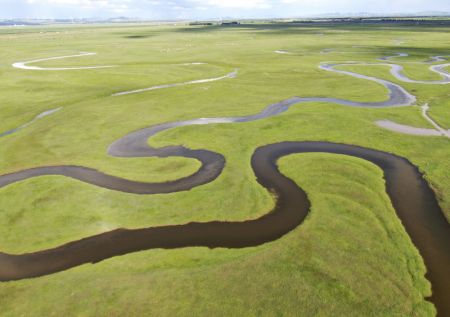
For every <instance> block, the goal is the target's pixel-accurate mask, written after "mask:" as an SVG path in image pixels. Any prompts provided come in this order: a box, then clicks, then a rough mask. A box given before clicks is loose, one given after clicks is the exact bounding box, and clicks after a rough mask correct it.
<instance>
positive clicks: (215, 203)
mask: <svg viewBox="0 0 450 317" xmlns="http://www.w3.org/2000/svg"><path fill="white" fill-rule="evenodd" d="M399 41H400V42H399ZM399 43H400V44H399ZM449 47H450V38H449V36H448V28H447V29H446V28H439V27H431V26H427V27H402V26H385V25H373V26H359V25H356V26H355V25H338V26H315V25H310V26H301V25H288V24H249V25H241V26H238V27H220V26H209V27H203V26H200V27H198V26H195V27H194V26H186V25H181V24H180V25H144V24H143V25H106V26H47V27H37V26H36V27H2V28H0V83H1V87H2V90H1V92H0V133H2V132H5V131H8V130H10V129H13V128H15V127H17V126H20V125H22V124H24V123H26V122H28V121H30V120H32V119H33V118H34V117H35V116H37V115H38V114H40V113H42V112H43V111H46V110H50V109H55V108H58V107H63V108H62V109H61V110H60V111H58V112H56V113H54V114H52V115H50V116H47V117H45V118H42V119H39V120H37V121H36V122H34V123H32V124H31V125H29V126H27V127H25V128H23V129H21V130H19V131H18V132H16V133H13V134H11V135H8V136H4V137H0V174H7V173H11V172H15V171H19V170H22V169H26V168H31V167H39V166H51V165H63V164H66V165H80V166H86V167H90V168H95V169H98V170H100V171H103V172H105V173H108V174H112V175H116V176H120V177H124V178H128V179H133V180H140V181H148V182H163V181H167V180H174V179H178V178H180V177H184V176H188V175H190V174H192V173H193V172H194V171H196V170H197V169H198V168H199V167H200V163H199V162H197V161H195V160H190V159H186V158H115V157H111V156H108V155H107V148H108V146H109V145H110V144H111V143H112V142H114V141H115V140H117V139H119V138H120V137H122V136H124V135H126V134H127V133H129V132H132V131H135V130H138V129H140V128H144V127H148V126H151V125H154V124H158V123H163V122H171V121H177V120H187V119H193V118H201V117H219V116H242V115H249V114H254V113H257V112H259V111H261V110H262V109H264V108H265V107H266V106H268V105H270V104H273V103H276V102H279V101H281V100H284V99H287V98H289V97H292V96H301V97H335V98H342V99H351V100H356V101H383V100H385V99H387V97H388V95H387V94H388V92H387V90H386V89H385V88H384V87H383V86H381V85H379V84H377V83H375V82H371V81H366V80H362V79H357V78H353V77H350V76H346V75H343V74H336V73H331V72H327V71H323V70H320V69H319V68H318V65H319V64H320V63H321V62H325V61H336V62H339V61H341V62H344V61H365V62H380V63H382V62H381V61H378V60H377V59H378V58H379V57H381V56H386V55H393V54H395V53H396V52H405V53H409V54H410V56H408V57H399V58H394V59H393V60H394V61H398V62H402V61H413V62H417V61H426V60H427V59H428V58H429V57H430V56H434V55H446V54H448V53H449ZM329 48H333V49H335V50H336V51H337V52H329V53H321V51H322V50H324V49H329ZM275 50H286V51H288V52H290V53H291V54H276V53H274V51H275ZM79 52H95V53H97V54H96V55H92V56H84V57H75V58H67V59H60V60H49V61H44V62H40V63H36V64H30V66H31V65H33V66H41V67H82V66H96V65H114V66H116V67H112V68H103V69H84V70H66V71H38V70H23V69H17V68H13V67H12V66H11V64H12V63H15V62H19V61H29V60H34V59H40V58H48V57H55V56H63V55H73V54H78V53H79ZM193 62H202V63H206V64H202V65H185V64H187V63H193ZM404 67H405V73H406V74H407V75H408V76H410V77H411V78H414V79H418V80H420V79H422V80H433V79H438V78H436V74H433V73H431V72H430V71H429V70H428V65H427V64H413V63H411V64H404ZM234 69H238V75H237V77H236V78H232V79H231V78H228V79H223V80H220V81H215V82H209V83H201V84H195V85H188V86H180V87H173V88H166V89H160V90H153V91H148V92H142V93H138V94H130V95H124V96H115V97H114V96H111V95H112V94H114V93H117V92H121V91H127V90H133V89H139V88H146V87H150V86H154V85H163V84H171V83H180V82H186V81H191V80H197V79H204V78H215V77H221V76H224V75H226V74H227V73H230V72H232V71H233V70H234ZM340 69H346V70H351V71H354V72H358V73H361V74H365V75H370V76H374V77H378V78H382V79H386V80H390V81H393V82H396V83H399V84H401V85H402V86H403V87H404V88H405V89H407V90H408V91H409V92H410V93H412V94H414V95H415V96H416V97H417V100H418V101H417V105H416V106H410V107H398V108H395V107H394V108H382V109H365V108H353V107H344V106H340V105H335V104H328V103H304V104H299V105H296V106H293V107H291V108H290V109H289V110H288V111H287V112H285V113H283V114H280V115H278V116H275V117H271V118H267V119H263V120H259V121H254V122H249V123H234V124H211V125H203V126H187V127H181V128H176V129H172V130H168V131H165V132H163V133H160V134H158V135H157V136H155V137H153V138H151V139H149V141H148V142H149V143H150V144H152V145H153V146H165V145H184V146H186V147H189V148H192V149H208V150H212V151H216V152H219V153H221V154H223V155H224V156H225V158H226V166H225V169H224V171H223V173H222V174H221V175H220V176H219V177H218V178H217V179H216V180H215V181H213V182H211V183H209V184H206V185H203V186H199V187H196V188H194V189H192V190H190V191H185V192H178V193H172V194H162V195H135V194H127V193H122V192H116V191H111V190H107V189H103V188H99V187H95V186H92V185H89V184H85V183H82V182H79V181H76V180H73V179H68V178H65V177H62V176H44V177H37V178H33V179H29V180H26V181H23V182H19V183H15V184H12V185H10V186H7V187H4V188H0V236H1V239H0V251H1V252H7V253H17V254H20V253H26V252H33V251H38V250H43V249H48V248H52V247H56V246H58V245H61V244H64V243H67V242H70V241H73V240H77V239H81V238H83V237H88V236H91V235H95V234H99V233H102V232H106V231H110V230H113V229H116V228H141V227H151V226H158V225H169V224H183V223H188V222H192V221H201V222H206V221H213V220H221V221H243V220H246V219H252V218H257V217H259V216H261V215H263V214H265V213H267V212H268V211H270V210H271V208H272V207H273V206H274V203H275V200H274V199H275V198H274V197H273V196H272V195H271V194H270V193H269V192H267V191H266V190H265V189H264V188H263V187H262V186H260V185H259V184H258V182H257V181H256V179H255V176H254V174H253V171H252V169H251V166H250V159H251V155H252V153H253V152H254V150H255V149H256V148H257V147H258V146H262V145H266V144H271V143H276V142H281V141H304V140H308V141H330V142H338V143H347V144H355V145H360V146H365V147H368V148H373V149H378V150H382V151H387V152H392V153H395V154H398V155H401V156H403V157H406V158H407V159H409V160H410V161H411V162H412V163H414V164H415V165H417V166H418V167H419V169H420V170H421V171H422V172H423V173H424V175H425V178H426V179H427V181H428V182H429V183H430V185H431V187H432V188H433V189H434V191H435V192H436V194H437V197H438V200H439V203H440V206H441V208H442V209H443V211H444V213H445V215H446V216H447V218H448V219H450V173H449V171H450V160H449V159H448V158H449V156H450V140H449V139H448V138H444V137H421V136H412V135H406V134H400V133H395V132H392V131H388V130H384V129H382V128H380V127H378V126H377V125H376V124H375V123H374V122H375V121H376V120H383V119H388V120H392V121H395V122H398V123H402V124H407V125H411V126H415V127H424V128H432V126H431V125H430V123H428V122H427V121H426V120H425V119H424V118H423V117H422V116H421V112H420V111H421V110H420V108H419V106H418V105H422V104H424V103H429V105H430V106H431V110H430V116H431V117H433V119H434V120H435V121H436V122H438V123H439V124H440V125H441V126H443V127H444V128H446V129H450V112H449V111H448V109H449V107H450V98H449V97H450V90H449V85H425V84H413V83H403V82H401V81H398V80H396V79H395V78H394V77H393V76H392V75H391V74H390V73H389V69H388V67H386V66H358V65H349V66H341V67H340ZM447 69H449V68H447ZM278 163H279V168H280V171H281V172H282V173H283V174H285V175H286V176H288V177H290V178H292V179H293V180H294V181H295V182H296V183H297V184H298V185H299V186H300V187H302V188H303V189H304V190H305V191H306V192H307V194H308V197H309V199H310V200H311V204H312V208H311V211H310V214H309V215H308V217H307V219H306V220H305V222H304V223H302V224H301V225H300V226H299V227H297V228H296V229H295V230H293V231H291V232H290V233H288V234H287V235H285V236H284V237H282V238H281V239H279V240H276V241H273V242H270V243H267V244H264V245H261V246H258V247H251V248H244V249H224V248H218V249H212V250H211V249H208V248H199V247H195V248H194V247H190V248H183V249H177V250H161V249H156V250H149V251H143V252H139V253H134V254H128V255H124V256H120V257H115V258H111V259H108V260H105V261H103V262H101V263H98V264H95V265H92V264H88V265H83V266H79V267H76V268H73V269H70V270H67V271H64V272H60V273H57V274H53V275H49V276H44V277H40V278H35V279H28V280H21V281H15V282H4V283H0V316H62V315H66V316H153V315H154V316H199V315H212V316H282V315H285V316H433V315H434V314H435V308H434V306H433V305H432V304H431V303H430V302H428V301H426V300H425V297H427V296H429V295H431V287H430V283H429V282H428V281H427V280H426V278H425V276H424V274H425V273H426V268H425V265H424V263H423V260H422V258H421V257H420V255H419V252H418V251H417V250H416V248H415V247H414V245H413V244H412V242H411V240H410V238H409V236H408V235H407V233H406V231H405V230H404V228H403V226H402V224H401V222H400V220H399V219H398V218H397V217H396V215H395V210H394V209H393V207H392V205H391V202H390V200H389V197H388V196H387V194H386V192H385V184H384V179H383V175H382V172H381V170H379V169H378V168H377V167H376V166H375V165H372V164H370V163H368V162H366V161H362V160H359V159H356V158H350V157H345V156H341V155H332V154H296V155H291V156H288V157H284V158H282V159H281V160H280V161H279V162H278Z"/></svg>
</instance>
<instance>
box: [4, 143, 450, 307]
mask: <svg viewBox="0 0 450 317" xmlns="http://www.w3.org/2000/svg"><path fill="white" fill-rule="evenodd" d="M311 152H321V153H336V154H344V155H349V156H353V157H358V158H361V159H364V160H367V161H370V162H372V163H374V164H376V165H378V166H379V167H380V168H381V169H382V170H383V172H384V177H385V179H386V190H387V193H388V195H389V197H390V199H391V201H392V204H393V206H394V208H395V210H396V213H397V215H398V217H399V218H400V219H401V221H402V223H403V225H404V227H405V229H406V231H407V233H408V234H409V236H410V237H411V240H412V241H413V243H414V244H415V246H416V247H417V248H418V249H419V251H420V254H421V255H422V257H423V259H424V261H425V264H426V267H427V271H428V272H427V275H426V276H427V278H428V279H429V280H430V282H431V284H432V288H433V296H432V297H431V299H430V300H431V301H432V302H433V303H434V304H435V305H436V307H437V309H438V312H439V314H440V315H441V316H447V315H448V314H449V313H450V303H449V301H448V300H447V299H448V294H449V292H450V271H449V269H448V268H449V267H450V225H449V223H448V222H447V220H446V219H445V217H444V215H443V213H442V210H441V209H440V207H439V205H438V203H437V200H436V198H435V195H434V193H433V191H432V190H431V189H430V187H429V185H428V184H427V182H426V181H425V180H424V178H423V176H422V174H421V173H420V172H419V171H418V169H417V168H416V167H415V166H414V165H412V164H411V163H410V162H409V161H408V160H406V159H404V158H402V157H399V156H396V155H393V154H389V153H386V152H381V151H377V150H372V149H367V148H363V147H358V146H353V145H345V144H336V143H327V142H283V143H276V144H271V145H266V146H262V147H260V148H258V149H256V151H255V152H254V154H253V156H252V159H251V166H252V168H253V170H254V172H255V175H256V177H257V180H258V182H259V183H260V184H261V185H262V186H264V187H265V188H267V189H268V190H270V191H271V192H273V193H275V194H276V197H277V202H276V206H275V208H274V209H273V210H270V211H269V212H268V213H267V214H265V215H264V216H262V217H260V218H258V219H254V220H248V221H243V222H219V221H213V222H205V223H197V222H191V223H187V224H182V225H170V226H160V227H150V228H142V229H133V230H129V229H117V230H114V231H111V232H106V233H103V234H99V235H96V236H92V237H88V238H85V239H82V240H78V241H73V242H70V243H67V244H64V245H61V246H59V247H56V248H53V249H48V250H42V251H38V252H34V253H28V254H20V255H13V254H5V253H0V280H1V281H11V280H18V279H24V278H31V277H37V276H42V275H47V274H52V273H55V272H59V271H63V270H66V269H69V268H71V267H75V266H78V265H82V264H85V263H96V262H99V261H102V260H104V259H108V258H110V257H113V256H118V255H123V254H126V253H130V252H136V251H141V250H148V249H154V248H164V249H173V248H182V247H190V246H204V247H209V248H217V247H221V248H244V247H251V246H256V245H260V244H263V243H266V242H269V241H273V240H276V239H278V238H280V237H282V236H283V235H285V234H286V233H288V232H289V231H291V230H293V229H294V228H296V227H297V226H298V225H299V224H301V223H302V221H303V220H304V219H305V217H306V216H307V214H308V211H309V210H310V202H309V200H308V198H307V195H306V193H305V192H304V191H303V190H302V189H301V188H300V187H298V186H297V185H296V184H295V183H294V182H293V181H292V180H291V179H289V178H287V177H286V176H284V175H282V174H281V173H280V172H279V170H278V168H277V165H276V162H277V160H278V159H279V158H280V157H283V156H286V155H289V154H293V153H311ZM85 172H86V171H85ZM95 173H96V172H95V171H94V174H93V175H92V177H93V178H95V177H96V176H97V174H95ZM116 181H119V179H118V178H117V179H116ZM124 181H125V182H128V181H127V180H124ZM119 182H120V181H119ZM152 185H154V184H152ZM124 186H125V187H126V186H128V184H127V183H125V184H124Z"/></svg>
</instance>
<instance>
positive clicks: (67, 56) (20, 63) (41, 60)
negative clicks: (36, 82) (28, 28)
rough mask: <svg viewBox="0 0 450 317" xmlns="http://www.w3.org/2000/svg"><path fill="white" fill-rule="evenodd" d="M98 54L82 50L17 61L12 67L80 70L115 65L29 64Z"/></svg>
mask: <svg viewBox="0 0 450 317" xmlns="http://www.w3.org/2000/svg"><path fill="white" fill-rule="evenodd" d="M96 54H97V53H89V52H80V53H79V54H74V55H65V56H56V57H47V58H40V59H35V60H32V61H27V62H16V63H14V64H12V67H14V68H20V69H26V70H79V69H97V68H111V67H115V66H114V65H105V66H80V67H39V66H29V65H28V64H32V63H38V62H45V61H51V60H57V59H65V58H72V57H83V56H92V55H96Z"/></svg>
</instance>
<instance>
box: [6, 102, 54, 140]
mask: <svg viewBox="0 0 450 317" xmlns="http://www.w3.org/2000/svg"><path fill="white" fill-rule="evenodd" d="M61 109H62V107H59V108H56V109H51V110H47V111H44V112H42V113H40V114H38V115H37V116H36V117H34V118H33V119H32V120H30V121H28V122H27V123H24V124H22V125H21V126H18V127H17V128H14V129H11V130H8V131H5V132H2V133H0V137H3V136H7V135H10V134H13V133H15V132H17V131H19V130H21V129H23V128H26V127H28V126H29V125H30V124H33V123H34V122H36V121H37V120H39V119H42V118H44V117H47V116H49V115H52V114H54V113H55V112H57V111H59V110H61Z"/></svg>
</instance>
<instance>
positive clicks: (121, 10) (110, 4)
mask: <svg viewBox="0 0 450 317" xmlns="http://www.w3.org/2000/svg"><path fill="white" fill-rule="evenodd" d="M424 11H426V12H431V11H443V12H450V0H427V1H424V0H169V1H163V0H0V18H3V19H8V18H92V17H95V18H110V17H118V16H126V17H133V18H145V19H154V20H170V19H212V18H214V19H220V18H276V17H306V16H314V15H320V14H327V13H340V14H348V13H361V12H369V13H374V14H389V13H405V14H407V13H416V12H424Z"/></svg>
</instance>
